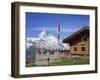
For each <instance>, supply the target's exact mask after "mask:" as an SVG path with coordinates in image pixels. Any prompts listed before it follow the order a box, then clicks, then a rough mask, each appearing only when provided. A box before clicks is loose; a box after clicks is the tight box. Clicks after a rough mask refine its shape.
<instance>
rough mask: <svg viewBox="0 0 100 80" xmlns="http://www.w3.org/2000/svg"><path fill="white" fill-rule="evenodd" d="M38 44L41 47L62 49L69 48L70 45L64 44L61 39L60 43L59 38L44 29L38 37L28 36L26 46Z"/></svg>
mask: <svg viewBox="0 0 100 80" xmlns="http://www.w3.org/2000/svg"><path fill="white" fill-rule="evenodd" d="M33 45H34V46H36V47H37V48H40V49H50V50H51V49H61V50H65V49H67V50H69V45H68V44H64V43H62V42H61V41H60V42H59V43H58V41H57V38H56V37H54V36H53V35H52V34H49V33H48V32H47V31H46V30H43V31H42V32H41V33H40V34H39V35H38V37H37V38H34V37H32V38H27V40H26V47H27V48H29V47H30V46H33Z"/></svg>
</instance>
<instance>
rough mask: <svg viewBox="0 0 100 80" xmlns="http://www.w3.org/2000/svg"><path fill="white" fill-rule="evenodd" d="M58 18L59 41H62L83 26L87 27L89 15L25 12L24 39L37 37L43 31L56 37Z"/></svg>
mask: <svg viewBox="0 0 100 80" xmlns="http://www.w3.org/2000/svg"><path fill="white" fill-rule="evenodd" d="M58 17H59V18H60V39H64V38H66V37H68V36H69V35H71V34H72V33H74V32H75V31H77V30H79V29H80V28H82V27H84V26H89V20H90V19H89V15H74V14H51V13H33V12H26V37H37V36H38V35H39V33H40V32H41V31H42V30H43V29H47V31H48V32H49V33H50V34H52V35H54V36H55V37H57V27H58Z"/></svg>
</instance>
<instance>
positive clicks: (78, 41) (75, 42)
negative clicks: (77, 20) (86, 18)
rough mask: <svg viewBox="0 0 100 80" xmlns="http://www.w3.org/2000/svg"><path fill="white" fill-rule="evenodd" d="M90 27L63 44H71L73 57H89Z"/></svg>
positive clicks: (81, 30) (79, 31)
mask: <svg viewBox="0 0 100 80" xmlns="http://www.w3.org/2000/svg"><path fill="white" fill-rule="evenodd" d="M89 40H90V36H89V27H87V26H85V27H83V28H81V29H80V30H78V31H77V32H75V33H73V34H72V35H70V36H69V37H67V38H65V39H64V40H63V43H69V45H70V51H69V54H71V55H79V56H84V55H87V56H89V48H90V47H89Z"/></svg>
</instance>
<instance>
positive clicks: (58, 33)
mask: <svg viewBox="0 0 100 80" xmlns="http://www.w3.org/2000/svg"><path fill="white" fill-rule="evenodd" d="M57 35H58V38H57V39H58V44H57V47H58V46H59V40H60V18H59V17H58V32H57ZM57 54H58V55H59V49H58V48H57Z"/></svg>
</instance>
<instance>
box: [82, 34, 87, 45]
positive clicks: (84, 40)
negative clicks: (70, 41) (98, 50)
mask: <svg viewBox="0 0 100 80" xmlns="http://www.w3.org/2000/svg"><path fill="white" fill-rule="evenodd" d="M81 40H82V43H84V44H85V42H86V41H87V36H86V34H84V35H83V36H82V38H81Z"/></svg>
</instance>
